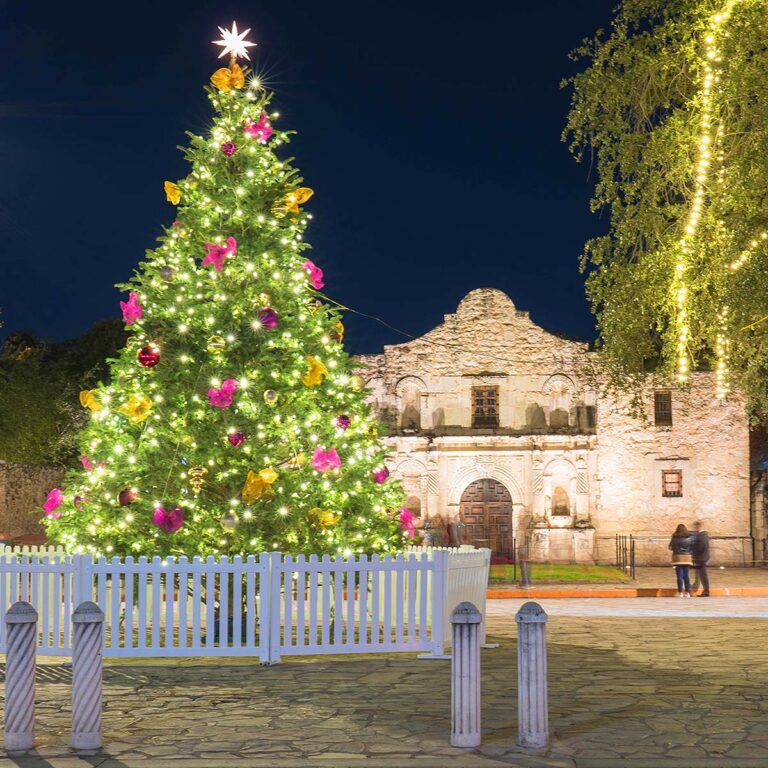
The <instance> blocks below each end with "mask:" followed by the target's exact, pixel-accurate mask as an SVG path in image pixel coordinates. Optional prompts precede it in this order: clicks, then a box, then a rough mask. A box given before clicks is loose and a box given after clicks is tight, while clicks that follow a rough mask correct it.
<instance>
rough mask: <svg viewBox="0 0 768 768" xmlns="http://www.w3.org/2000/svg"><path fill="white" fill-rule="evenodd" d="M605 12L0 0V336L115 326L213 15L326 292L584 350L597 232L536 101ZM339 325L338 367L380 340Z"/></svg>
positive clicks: (207, 54) (598, 6)
mask: <svg viewBox="0 0 768 768" xmlns="http://www.w3.org/2000/svg"><path fill="white" fill-rule="evenodd" d="M614 4H615V0H550V2H546V3H544V2H540V3H516V2H501V1H500V0H496V1H495V2H490V3H478V4H472V3H463V4H454V5H453V6H451V5H450V4H448V3H445V2H433V1H432V0H422V1H420V2H413V0H411V1H410V2H388V3H373V2H370V0H369V1H368V2H360V0H356V1H354V2H352V1H347V0H344V1H343V2H333V1H332V2H326V3H319V2H316V1H311V0H287V1H286V0H273V1H272V2H269V3H267V2H262V3H258V2H218V3H212V2H204V1H203V0H186V1H185V2H180V1H179V0H166V2H152V3H148V2H143V1H142V2H131V3H128V2H125V3H121V4H119V7H118V8H116V7H115V6H113V7H111V8H110V7H108V4H107V3H103V2H101V3H95V2H89V1H84V2H75V3H63V2H58V1H57V2H56V3H54V2H48V1H46V0H35V1H34V2H31V1H30V2H25V1H24V0H21V1H20V2H11V1H10V0H0V9H2V17H3V24H2V29H0V70H1V71H2V72H3V73H4V74H3V77H2V80H1V81H0V234H1V236H2V246H1V247H0V307H1V308H2V318H3V319H4V322H5V328H4V329H3V330H2V331H1V332H0V333H3V334H7V333H8V332H12V331H18V330H30V331H33V332H35V333H37V334H41V335H44V336H49V337H53V338H56V339H66V338H69V337H73V336H75V335H78V334H79V333H81V332H82V331H84V330H85V329H86V328H87V327H88V326H90V325H91V324H92V323H93V322H95V321H96V320H100V319H103V318H107V317H113V316H117V314H118V309H117V308H118V300H119V295H118V292H117V291H116V290H115V289H114V288H113V284H114V283H115V282H118V281H120V280H124V279H126V278H127V277H128V276H129V275H130V273H131V271H132V269H133V268H134V266H135V264H136V263H137V262H138V261H139V259H140V258H141V257H142V256H143V253H144V250H145V249H147V248H151V247H153V246H154V242H155V238H156V237H157V235H158V234H159V233H160V226H161V224H164V223H168V222H169V221H170V220H171V219H172V218H173V208H172V207H171V206H169V205H168V204H167V203H166V202H165V199H164V194H163V189H162V186H163V181H164V180H165V179H176V178H179V177H181V176H184V175H185V174H186V172H187V171H186V163H185V162H184V161H183V159H182V157H181V154H180V152H178V150H177V149H176V146H177V145H179V144H182V143H185V142H186V137H185V135H184V132H185V131H186V130H192V131H198V132H201V131H204V130H205V129H206V127H207V125H208V124H209V121H210V113H209V110H208V102H207V99H206V98H205V95H204V93H203V91H202V86H203V85H204V84H205V83H206V82H207V80H208V78H209V76H210V74H211V73H212V72H213V70H214V69H215V68H216V67H217V59H216V56H217V52H218V48H215V47H214V46H213V45H211V44H210V42H209V41H211V40H213V39H214V38H215V37H217V36H218V33H217V25H222V26H225V25H226V26H229V24H230V22H231V21H232V19H236V20H237V21H238V25H239V26H240V28H241V29H242V28H244V27H246V26H250V27H252V28H253V32H252V34H251V36H250V37H251V39H253V40H255V41H256V42H258V44H259V47H258V48H257V49H255V51H256V54H255V62H256V66H257V68H258V69H260V70H263V71H265V72H266V75H267V78H266V79H267V80H268V82H269V83H271V85H272V86H273V88H274V89H275V90H276V92H277V98H276V102H275V104H276V107H277V108H279V109H280V111H281V114H282V115H283V118H282V120H281V125H282V126H283V127H290V128H295V129H296V130H298V132H299V135H298V137H297V138H296V140H295V142H294V143H293V144H292V146H291V153H292V154H294V155H295V157H296V163H297V165H298V166H299V168H301V170H302V172H303V175H304V178H305V182H306V183H307V184H308V185H309V186H311V187H313V188H314V189H315V192H316V194H315V197H314V199H313V201H312V204H311V206H310V210H311V211H312V212H313V214H314V215H315V221H314V223H313V224H312V226H311V227H310V229H309V231H308V233H307V240H308V241H309V242H311V243H312V245H313V247H314V250H313V252H312V254H311V257H312V258H313V259H314V260H315V261H317V262H318V263H319V264H320V265H321V266H322V267H323V268H324V270H325V272H326V276H327V277H326V283H327V287H326V290H327V291H328V293H329V295H331V296H333V297H334V298H336V299H338V300H339V301H341V302H343V303H346V304H348V305H350V306H352V307H355V308H356V309H359V310H360V311H362V312H365V313H368V314H371V315H376V316H378V317H381V318H383V319H385V320H386V321H387V322H389V323H391V324H392V325H394V326H397V327H399V328H402V329H404V330H406V331H408V332H410V333H413V334H420V333H423V332H425V331H427V330H429V329H430V328H432V327H433V326H434V325H436V324H437V323H438V322H440V320H441V319H442V316H443V314H445V313H448V312H452V311H453V310H454V309H455V307H456V304H457V302H458V301H459V299H460V298H461V297H462V296H463V295H464V294H465V293H466V292H467V291H469V290H471V289H472V288H477V287H481V286H494V287H497V288H501V289H502V290H504V291H506V292H507V293H508V294H509V295H510V296H511V297H512V299H513V300H514V301H515V303H516V304H517V305H518V307H520V308H521V309H527V310H530V312H531V314H532V317H533V319H534V320H535V321H536V322H538V323H540V324H541V325H543V326H545V327H547V328H549V329H551V330H557V331H562V332H565V333H568V334H570V335H574V336H580V337H583V338H587V339H591V338H592V337H593V335H594V333H593V322H592V318H591V316H590V314H589V312H588V310H587V306H586V302H585V299H584V290H583V280H582V277H581V275H580V274H579V271H578V256H579V253H580V251H581V248H582V245H583V243H584V241H585V239H587V238H588V237H590V236H592V235H594V234H595V233H596V232H598V231H599V228H600V227H601V226H602V224H601V222H600V221H598V219H597V217H595V216H593V215H591V214H590V213H589V212H588V198H589V194H590V189H591V183H592V182H591V180H590V179H589V178H588V168H587V167H586V166H579V165H577V164H576V163H575V162H574V161H573V160H572V159H571V157H570V155H569V154H568V152H567V150H566V147H565V145H564V144H563V143H561V142H560V138H559V135H560V131H561V130H562V127H563V123H564V120H565V115H566V112H567V109H568V102H569V96H568V93H567V92H566V91H562V90H561V89H560V88H559V81H560V79H561V78H562V77H563V76H565V75H567V74H569V73H570V72H571V71H572V68H573V64H572V63H571V62H569V60H568V58H567V54H568V51H569V50H570V49H571V48H573V47H575V46H576V45H577V44H578V43H579V42H580V40H581V39H582V38H583V37H585V36H587V35H590V34H592V33H593V32H594V31H595V30H596V29H597V28H598V27H606V26H608V24H609V22H610V18H611V12H610V11H611V8H612V7H613V5H614ZM116 5H117V4H116ZM121 9H122V10H121ZM252 50H253V49H252ZM347 325H348V337H347V338H348V341H349V346H350V348H351V350H352V351H354V352H364V351H371V352H373V351H377V350H379V349H380V348H381V346H382V344H384V343H392V342H398V341H402V340H403V339H402V337H400V336H398V335H397V334H395V333H393V332H392V331H390V330H388V329H387V328H385V327H383V326H381V325H378V324H376V323H374V322H372V321H369V320H365V319H362V318H354V317H352V316H349V317H348V318H347Z"/></svg>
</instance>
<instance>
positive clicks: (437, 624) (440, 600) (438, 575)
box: [419, 550, 451, 659]
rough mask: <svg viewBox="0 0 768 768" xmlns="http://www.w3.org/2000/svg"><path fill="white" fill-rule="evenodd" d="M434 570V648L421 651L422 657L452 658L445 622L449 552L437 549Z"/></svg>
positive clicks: (433, 559)
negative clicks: (448, 649)
mask: <svg viewBox="0 0 768 768" xmlns="http://www.w3.org/2000/svg"><path fill="white" fill-rule="evenodd" d="M431 570H432V606H431V609H432V620H431V625H432V650H430V651H427V652H426V653H420V654H419V658H420V659H450V658H451V657H450V656H448V655H446V653H445V639H444V638H443V631H444V630H443V623H444V621H445V616H444V614H445V601H446V597H447V584H448V553H447V552H442V551H440V550H435V551H434V553H433V556H432V561H431Z"/></svg>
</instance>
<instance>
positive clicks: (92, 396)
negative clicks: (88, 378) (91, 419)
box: [80, 389, 104, 413]
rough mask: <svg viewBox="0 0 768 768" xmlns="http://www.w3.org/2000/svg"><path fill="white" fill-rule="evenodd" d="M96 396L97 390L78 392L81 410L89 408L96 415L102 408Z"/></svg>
mask: <svg viewBox="0 0 768 768" xmlns="http://www.w3.org/2000/svg"><path fill="white" fill-rule="evenodd" d="M98 394H99V390H98V389H84V390H83V391H82V392H80V405H82V406H83V408H90V409H91V411H92V412H93V413H98V412H99V411H100V410H101V409H102V408H103V407H104V404H103V403H100V402H99V400H98V399H97V397H96V395H98Z"/></svg>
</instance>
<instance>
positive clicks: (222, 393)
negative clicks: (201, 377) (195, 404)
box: [208, 379, 237, 408]
mask: <svg viewBox="0 0 768 768" xmlns="http://www.w3.org/2000/svg"><path fill="white" fill-rule="evenodd" d="M235 390H237V379H224V381H222V382H221V386H220V387H219V388H218V389H209V390H208V402H209V403H210V404H211V405H212V406H213V407H214V408H229V406H230V405H232V395H234V394H235Z"/></svg>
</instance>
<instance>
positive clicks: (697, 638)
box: [0, 598, 768, 768]
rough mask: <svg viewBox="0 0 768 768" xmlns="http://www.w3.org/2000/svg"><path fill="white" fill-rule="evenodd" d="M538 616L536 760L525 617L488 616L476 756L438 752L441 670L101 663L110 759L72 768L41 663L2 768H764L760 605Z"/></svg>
mask: <svg viewBox="0 0 768 768" xmlns="http://www.w3.org/2000/svg"><path fill="white" fill-rule="evenodd" d="M542 603H543V605H544V607H545V609H546V610H547V611H548V612H549V614H550V616H551V618H550V620H549V623H548V627H547V633H548V649H549V680H550V728H551V745H550V747H549V748H548V749H546V750H542V751H539V752H536V751H525V750H521V749H519V748H516V747H515V742H516V740H517V711H516V704H517V702H516V689H515V678H516V669H515V668H516V642H515V637H516V627H515V624H514V613H515V611H516V610H517V608H518V607H519V605H520V604H521V601H489V606H488V607H489V619H488V629H489V640H493V641H495V642H498V643H499V644H500V647H499V648H496V649H488V650H483V651H482V660H481V663H482V667H483V682H482V685H483V744H482V746H481V747H480V748H479V749H476V750H460V749H453V748H451V747H450V746H449V735H450V721H449V709H450V663H449V662H447V661H427V660H419V659H417V658H415V655H414V654H399V655H395V654H386V655H381V656H374V655H366V656H343V657H342V656H333V657H309V658H306V657H305V658H286V659H284V661H283V662H282V663H280V664H278V665H275V666H272V667H259V665H258V663H257V662H256V661H255V660H253V661H251V660H247V661H243V660H236V659H233V660H222V659H189V660H161V659H154V660H141V659H135V660H118V659H111V660H108V661H107V663H106V669H105V674H104V679H105V688H104V695H105V711H104V735H105V749H104V751H103V752H101V753H99V754H96V755H92V756H86V757H80V758H78V757H75V756H73V755H72V753H71V751H70V750H69V749H68V748H67V747H66V744H67V739H68V727H69V671H68V670H66V669H64V668H62V666H61V664H60V663H58V662H57V661H54V660H52V659H51V660H45V659H42V660H41V661H42V665H41V666H40V668H39V670H38V671H39V675H38V688H37V700H38V705H37V707H38V709H37V712H38V720H37V722H38V726H37V744H38V750H37V752H36V755H34V756H30V757H28V758H15V759H11V758H6V759H3V758H2V757H0V766H3V768H5V766H12V765H18V766H24V767H26V768H70V767H74V766H83V768H87V767H88V766H92V767H93V768H96V767H98V768H131V767H132V766H147V767H148V766H161V767H162V768H175V767H176V766H182V765H183V766H185V768H229V767H230V766H232V767H235V768H239V767H240V766H242V767H243V768H247V767H248V766H253V768H256V767H257V766H259V767H262V766H275V768H278V767H282V766H310V767H314V766H326V767H330V766H350V767H352V766H367V767H368V768H395V766H412V765H413V766H424V767H425V768H441V767H442V766H467V768H475V766H476V767H477V768H486V767H487V768H490V767H492V766H493V767H496V766H524V767H525V768H538V767H540V768H544V767H545V766H546V767H551V768H555V767H557V768H609V767H612V766H629V767H630V768H645V767H647V768H655V767H656V766H661V767H662V768H663V766H679V767H680V768H704V767H705V766H707V767H708V768H709V767H712V768H714V767H715V766H744V767H745V768H747V767H749V766H766V768H768V643H767V642H766V630H768V623H767V622H766V620H765V619H766V618H768V599H765V598H762V599H749V598H721V599H717V598H713V599H710V600H695V599H694V600H678V599H676V598H672V599H654V600H643V599H632V600H618V599H611V600H599V599H577V600H549V601H542ZM606 603H607V604H610V606H613V613H612V614H610V613H608V611H609V606H606V605H604V604H606ZM648 603H651V604H653V605H647V604H648ZM649 611H655V612H661V613H649ZM700 612H704V613H706V616H707V617H706V618H705V617H702V616H699V615H698V614H699V613H700ZM734 616H739V617H741V616H744V617H745V618H733V617H734Z"/></svg>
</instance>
